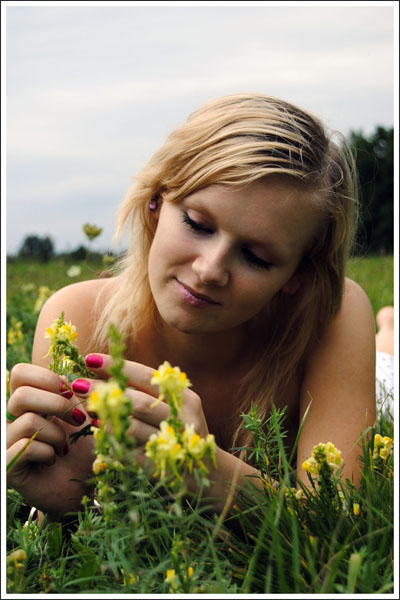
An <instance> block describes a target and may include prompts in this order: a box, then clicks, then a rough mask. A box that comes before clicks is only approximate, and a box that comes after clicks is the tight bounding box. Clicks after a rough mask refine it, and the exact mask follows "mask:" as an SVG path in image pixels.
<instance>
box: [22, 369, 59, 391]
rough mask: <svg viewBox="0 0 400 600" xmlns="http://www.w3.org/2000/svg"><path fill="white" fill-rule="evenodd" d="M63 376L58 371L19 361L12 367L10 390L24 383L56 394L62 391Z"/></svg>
mask: <svg viewBox="0 0 400 600" xmlns="http://www.w3.org/2000/svg"><path fill="white" fill-rule="evenodd" d="M61 381H62V380H61V378H60V376H59V375H57V373H54V372H53V371H50V370H49V369H45V368H44V367H38V366H36V365H31V364H28V363H19V364H17V365H15V366H14V367H13V368H12V369H11V373H10V392H11V394H13V393H14V392H15V390H16V389H17V388H19V387H21V386H23V385H25V386H31V387H36V388H39V389H43V390H47V391H49V392H53V393H55V394H59V393H60V392H61V389H60V382H61Z"/></svg>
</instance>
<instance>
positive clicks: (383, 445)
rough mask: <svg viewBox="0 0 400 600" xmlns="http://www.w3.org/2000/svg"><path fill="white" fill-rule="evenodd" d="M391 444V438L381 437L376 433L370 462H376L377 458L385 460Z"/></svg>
mask: <svg viewBox="0 0 400 600" xmlns="http://www.w3.org/2000/svg"><path fill="white" fill-rule="evenodd" d="M392 442H393V440H392V438H390V437H388V436H385V437H382V436H381V435H380V434H379V433H376V434H375V437H374V452H373V455H372V460H376V459H377V458H378V456H380V457H381V458H382V459H383V460H385V459H386V458H387V456H388V454H389V452H390V448H391V446H392Z"/></svg>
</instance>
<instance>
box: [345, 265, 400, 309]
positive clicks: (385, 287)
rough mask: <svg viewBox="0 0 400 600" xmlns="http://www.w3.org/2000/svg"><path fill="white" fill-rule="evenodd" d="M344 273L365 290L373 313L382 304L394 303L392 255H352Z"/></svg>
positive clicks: (390, 304) (389, 304)
mask: <svg viewBox="0 0 400 600" xmlns="http://www.w3.org/2000/svg"><path fill="white" fill-rule="evenodd" d="M346 275H347V277H350V279H353V280H354V281H356V282H357V283H358V284H359V285H360V286H361V287H362V288H363V289H364V290H365V292H366V293H367V295H368V298H369V300H370V302H371V305H372V308H373V311H374V314H375V315H376V313H377V312H378V310H379V309H380V308H382V307H383V306H393V305H394V283H393V278H394V265H393V256H391V255H390V256H367V257H354V258H352V259H351V260H350V261H349V262H348V264H347V271H346Z"/></svg>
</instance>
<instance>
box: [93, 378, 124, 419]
mask: <svg viewBox="0 0 400 600" xmlns="http://www.w3.org/2000/svg"><path fill="white" fill-rule="evenodd" d="M127 402H130V400H129V399H128V398H127V396H125V394H124V392H123V390H122V389H121V387H120V386H119V385H118V383H116V382H115V381H110V382H108V383H99V384H98V385H97V386H96V387H95V388H94V390H93V391H92V392H91V393H90V395H89V399H88V405H87V406H88V410H89V411H93V412H95V413H96V414H97V415H98V417H99V419H100V420H101V421H103V422H105V421H106V420H107V419H108V418H109V417H110V416H115V415H119V414H122V413H123V412H124V411H125V407H126V404H127Z"/></svg>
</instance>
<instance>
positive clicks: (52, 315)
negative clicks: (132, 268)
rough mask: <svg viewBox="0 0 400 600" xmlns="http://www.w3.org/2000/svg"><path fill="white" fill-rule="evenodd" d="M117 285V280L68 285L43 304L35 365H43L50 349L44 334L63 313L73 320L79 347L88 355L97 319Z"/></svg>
mask: <svg viewBox="0 0 400 600" xmlns="http://www.w3.org/2000/svg"><path fill="white" fill-rule="evenodd" d="M114 286H115V280H114V279H93V280H90V281H81V282H78V283H73V284H70V285H67V286H66V287H64V288H61V289H60V290H58V291H57V292H55V293H54V294H53V295H52V296H51V297H50V298H49V299H48V300H47V302H46V303H45V304H44V306H43V308H42V310H41V312H40V315H39V318H38V322H37V325H36V333H35V338H34V344H33V352H32V360H33V362H34V363H35V364H39V365H44V363H45V361H44V359H43V356H44V355H45V354H46V353H47V350H48V341H47V340H45V338H44V332H45V330H46V328H47V327H49V326H50V325H51V323H52V322H53V321H54V320H55V319H58V318H59V317H60V315H61V313H64V320H65V321H68V322H69V321H71V322H72V324H73V325H75V327H76V328H77V331H78V339H77V345H78V347H79V349H80V352H81V353H82V354H85V353H86V351H87V347H88V342H89V340H90V338H91V336H92V333H93V330H94V326H95V323H96V319H97V317H98V315H99V312H100V311H101V309H102V307H103V306H104V302H105V301H106V299H107V297H109V294H110V293H112V289H114ZM44 350H45V352H44Z"/></svg>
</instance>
